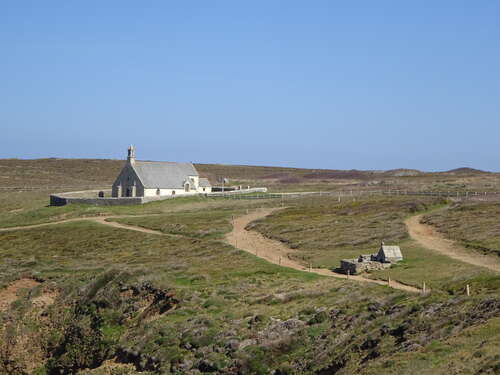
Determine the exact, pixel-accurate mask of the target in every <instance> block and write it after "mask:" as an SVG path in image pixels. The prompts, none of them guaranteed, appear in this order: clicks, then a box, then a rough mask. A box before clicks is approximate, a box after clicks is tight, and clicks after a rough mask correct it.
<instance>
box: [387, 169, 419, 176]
mask: <svg viewBox="0 0 500 375" xmlns="http://www.w3.org/2000/svg"><path fill="white" fill-rule="evenodd" d="M383 173H384V175H386V176H394V177H404V176H420V175H421V174H423V172H421V171H419V170H418V169H405V168H399V169H391V170H388V171H385V172H383Z"/></svg>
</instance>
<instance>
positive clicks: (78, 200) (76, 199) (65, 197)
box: [50, 188, 267, 206]
mask: <svg viewBox="0 0 500 375" xmlns="http://www.w3.org/2000/svg"><path fill="white" fill-rule="evenodd" d="M266 191H267V188H250V189H245V190H235V191H230V192H223V193H222V192H215V193H204V194H203V193H200V194H198V195H199V196H204V197H219V196H229V195H240V194H250V193H265V192H266ZM100 193H101V190H88V191H76V192H68V193H56V194H51V195H50V205H51V206H64V205H66V204H90V205H94V206H120V205H132V204H144V203H149V202H153V201H160V200H165V199H173V198H175V195H167V196H155V197H109V196H106V193H105V194H103V195H104V196H103V197H100Z"/></svg>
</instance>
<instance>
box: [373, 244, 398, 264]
mask: <svg viewBox="0 0 500 375" xmlns="http://www.w3.org/2000/svg"><path fill="white" fill-rule="evenodd" d="M371 260H374V261H377V262H381V263H396V262H399V261H400V260H403V254H402V253H401V249H400V248H399V246H387V245H385V244H384V243H383V242H382V244H381V245H380V249H379V251H378V253H377V254H376V255H374V256H372V259H371Z"/></svg>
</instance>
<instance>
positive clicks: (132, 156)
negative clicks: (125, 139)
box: [127, 145, 135, 164]
mask: <svg viewBox="0 0 500 375" xmlns="http://www.w3.org/2000/svg"><path fill="white" fill-rule="evenodd" d="M127 162H129V163H130V164H134V163H135V147H134V146H132V145H131V146H130V147H129V148H128V156H127Z"/></svg>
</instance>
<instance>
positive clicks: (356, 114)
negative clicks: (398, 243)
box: [0, 0, 500, 171]
mask: <svg viewBox="0 0 500 375" xmlns="http://www.w3.org/2000/svg"><path fill="white" fill-rule="evenodd" d="M499 119H500V1H497V0H491V1H487V0H484V1H483V0H477V1H470V0H467V1H462V0H450V1H447V0H441V1H437V0H423V1H400V0H394V1H385V0H377V1H373V0H366V1H355V0H353V1H334V0H327V1H321V0H311V1H305V0H302V1H293V0H285V1H274V0H264V1H259V0H252V1H234V0H228V1H217V0H210V1H206V0H199V1H163V0H162V1H126V0H119V1H112V0H106V1H100V0H99V1H63V0H60V1H50V0H43V1H39V0H36V1H19V0H4V1H1V2H0V128H1V129H0V130H1V133H0V146H1V147H0V158H5V157H19V158H39V157H72V158H77V157H78V158H80V157H82V158H125V156H126V148H127V146H128V145H129V144H131V143H132V144H134V145H136V147H137V157H138V159H144V160H171V161H193V162H202V163H225V164H258V165H283V166H292V167H312V168H314V167H316V168H335V169H391V168H400V167H405V168H418V169H423V170H446V169H451V168H456V167H462V166H468V167H475V168H481V169H487V170H496V171H499V170H500V147H499V145H500V121H499Z"/></svg>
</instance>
